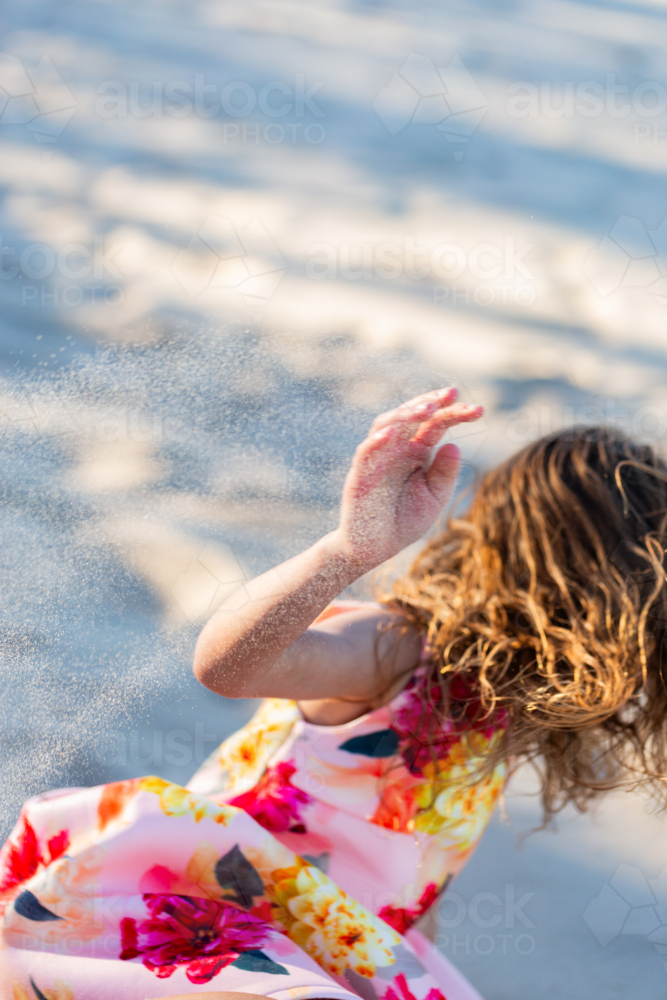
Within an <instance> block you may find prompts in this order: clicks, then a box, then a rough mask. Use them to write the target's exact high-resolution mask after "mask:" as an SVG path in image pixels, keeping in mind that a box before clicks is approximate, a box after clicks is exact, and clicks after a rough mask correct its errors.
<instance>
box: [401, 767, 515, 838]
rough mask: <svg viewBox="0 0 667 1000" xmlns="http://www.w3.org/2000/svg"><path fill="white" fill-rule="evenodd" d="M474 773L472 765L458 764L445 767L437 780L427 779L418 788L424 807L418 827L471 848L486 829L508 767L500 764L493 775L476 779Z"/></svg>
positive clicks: (417, 793)
mask: <svg viewBox="0 0 667 1000" xmlns="http://www.w3.org/2000/svg"><path fill="white" fill-rule="evenodd" d="M425 770H426V769H425ZM470 774H471V768H470V767H466V766H463V765H460V764H455V765H454V766H452V767H449V768H448V769H446V770H445V769H443V770H441V771H440V773H439V775H438V779H437V781H436V782H425V783H424V784H423V785H421V786H420V787H418V788H416V789H415V792H414V794H415V799H416V801H417V804H418V806H419V807H420V812H418V813H417V816H416V817H415V821H414V823H415V829H416V830H419V831H421V832H422V833H427V834H436V833H437V834H440V836H441V838H444V839H445V840H446V841H447V842H448V843H449V844H451V846H453V847H456V848H458V849H459V850H460V851H464V852H467V851H470V850H471V849H472V848H473V847H474V846H475V844H476V843H477V841H478V840H479V838H480V837H481V835H482V833H483V832H484V829H485V827H486V825H487V823H488V821H489V819H490V818H491V814H492V812H493V810H494V808H495V805H496V801H497V799H498V795H499V794H500V792H501V791H502V789H503V787H504V785H505V780H506V774H507V769H506V767H505V766H504V765H500V766H499V767H497V768H496V770H495V771H494V772H493V774H492V775H491V776H489V777H485V778H482V779H480V780H479V781H476V782H474V783H471V782H470ZM443 786H444V787H443Z"/></svg>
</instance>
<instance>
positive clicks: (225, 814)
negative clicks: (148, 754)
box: [139, 777, 238, 826]
mask: <svg viewBox="0 0 667 1000" xmlns="http://www.w3.org/2000/svg"><path fill="white" fill-rule="evenodd" d="M139 787H140V789H141V790H142V791H144V792H154V793H155V794H156V795H158V796H159V797H160V808H161V809H162V812H163V813H164V814H165V816H192V818H193V819H194V821H195V823H199V821H200V820H202V819H212V820H213V822H214V823H220V825H221V826H226V825H227V823H229V822H230V820H232V819H233V818H234V816H235V815H236V813H237V812H238V809H234V807H233V806H224V805H219V804H218V803H217V802H212V801H211V799H208V798H206V796H204V795H197V794H196V793H195V792H189V791H188V790H187V788H181V786H180V785H173V784H172V783H171V782H170V781H164V779H162V778H155V777H148V778H140V780H139Z"/></svg>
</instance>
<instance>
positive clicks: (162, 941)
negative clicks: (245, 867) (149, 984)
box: [120, 892, 272, 984]
mask: <svg viewBox="0 0 667 1000" xmlns="http://www.w3.org/2000/svg"><path fill="white" fill-rule="evenodd" d="M143 898H144V901H145V903H146V904H147V906H148V910H149V912H150V917H149V918H148V920H142V921H140V922H137V921H136V920H134V919H132V917H125V918H124V919H123V920H121V925H120V929H121V947H122V951H121V953H120V958H121V960H123V961H129V960H131V959H133V958H138V957H139V956H142V958H143V963H144V965H145V966H146V968H147V969H150V971H151V972H154V973H155V975H156V976H157V977H158V979H168V978H169V976H171V975H172V974H173V973H174V972H175V971H176V969H177V968H178V966H179V965H185V966H186V970H185V974H186V976H187V978H188V980H189V981H190V982H191V983H196V984H199V983H208V982H210V981H211V979H213V977H214V976H217V974H218V973H219V972H220V971H221V970H222V969H224V968H225V966H227V965H231V963H232V962H234V961H235V960H236V959H237V958H239V956H240V955H241V954H242V953H243V952H244V951H252V950H257V949H260V948H261V947H262V945H264V944H266V943H267V941H268V940H269V938H270V937H271V935H272V931H271V928H270V927H269V926H267V924H266V923H265V922H264V921H263V920H259V919H258V918H257V917H254V916H252V914H249V913H246V912H244V911H243V910H240V909H238V908H237V907H236V906H232V905H231V904H229V903H223V902H216V901H214V900H211V899H198V898H197V899H196V898H194V897H190V896H172V895H167V894H161V893H152V892H147V893H145V894H144V897H143Z"/></svg>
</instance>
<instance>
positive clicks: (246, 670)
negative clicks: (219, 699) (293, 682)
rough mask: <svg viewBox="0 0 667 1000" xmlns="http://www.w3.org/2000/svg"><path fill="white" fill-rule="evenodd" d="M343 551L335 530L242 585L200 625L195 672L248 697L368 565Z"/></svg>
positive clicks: (215, 686) (221, 690)
mask: <svg viewBox="0 0 667 1000" xmlns="http://www.w3.org/2000/svg"><path fill="white" fill-rule="evenodd" d="M372 568H373V566H372V565H370V564H368V565H367V564H361V563H359V562H358V561H356V560H355V559H353V558H352V557H350V556H349V555H347V554H346V553H345V551H344V548H343V546H342V544H341V541H340V537H339V535H338V533H337V532H332V533H331V534H329V535H325V536H324V538H321V539H320V540H319V541H318V542H316V544H315V545H313V546H312V547H311V548H309V549H307V550H306V551H305V552H301V553H300V554H299V555H298V556H295V557H294V558H293V559H289V560H288V561H287V562H284V563H282V564H281V565H280V566H278V567H277V568H276V569H272V570H269V572H268V573H264V574H262V576H259V577H256V578H255V579H254V580H251V581H249V582H248V583H246V584H244V586H243V587H241V588H240V589H239V590H238V591H236V592H235V593H234V594H232V595H231V597H229V598H228V599H227V600H226V601H225V602H224V604H222V605H221V607H220V608H219V609H218V610H217V611H216V613H215V614H214V615H213V617H212V618H211V619H210V621H209V622H208V623H207V625H206V626H205V627H204V629H203V631H202V633H201V635H200V637H199V640H198V642H197V647H196V650H195V660H194V672H195V675H196V677H197V679H198V680H199V681H201V683H202V684H204V685H206V687H208V688H210V689H211V690H213V691H216V692H217V693H218V694H221V695H225V696H226V697H231V698H234V697H253V696H255V695H256V689H257V688H258V685H259V684H260V683H261V680H262V678H263V677H264V676H265V675H266V674H267V672H268V671H269V670H270V669H271V667H272V666H273V665H274V664H275V663H276V661H277V660H278V659H279V658H280V657H281V655H282V654H283V653H284V652H285V650H286V649H288V647H289V646H291V645H292V643H293V642H295V640H296V639H298V638H299V636H300V635H301V634H302V633H303V632H304V631H305V630H306V629H307V628H308V626H309V625H311V624H312V622H313V621H314V620H315V618H317V616H318V615H319V614H320V612H321V611H323V610H324V608H326V606H327V605H328V604H329V603H330V602H331V601H332V600H333V599H334V598H335V597H337V596H338V595H339V594H340V593H341V591H343V590H345V588H346V587H347V586H349V585H350V584H351V583H353V582H354V581H355V580H357V579H358V578H359V577H360V576H362V575H363V574H364V573H366V572H368V571H369V570H370V569H372Z"/></svg>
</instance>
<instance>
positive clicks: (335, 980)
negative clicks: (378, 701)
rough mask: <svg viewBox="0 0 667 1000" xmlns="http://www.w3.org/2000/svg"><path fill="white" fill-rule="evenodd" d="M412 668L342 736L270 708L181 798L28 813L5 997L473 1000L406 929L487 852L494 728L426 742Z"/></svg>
mask: <svg viewBox="0 0 667 1000" xmlns="http://www.w3.org/2000/svg"><path fill="white" fill-rule="evenodd" d="M426 683H427V679H426V674H425V671H424V669H423V668H418V670H417V671H416V673H415V674H414V675H413V677H412V679H411V680H410V682H409V684H408V686H407V687H406V688H405V689H404V690H403V691H402V692H401V694H399V695H398V696H397V697H396V698H395V699H394V700H393V701H392V702H391V703H390V704H388V705H387V706H385V707H383V708H381V709H378V710H376V711H373V712H371V713H369V714H367V715H364V716H362V717H361V718H358V719H355V720H354V721H353V722H350V723H348V724H346V725H342V726H317V725H313V724H311V723H308V722H306V721H305V720H304V719H303V717H302V715H301V713H300V711H299V709H298V706H297V705H296V703H295V702H292V701H285V700H279V699H269V700H268V701H265V702H263V703H262V705H261V706H260V708H259V709H258V711H257V712H256V714H255V715H254V717H253V718H252V719H251V720H250V722H249V723H248V724H247V725H246V726H244V727H243V728H242V729H241V730H239V731H238V732H237V733H235V734H234V735H233V736H230V737H229V738H228V739H227V740H226V741H225V742H224V743H223V744H222V745H221V746H220V747H219V748H218V750H217V751H216V752H215V753H214V754H213V755H212V756H211V757H210V758H209V760H208V761H206V763H205V764H204V765H203V766H202V767H201V768H200V770H199V771H198V772H197V773H196V774H195V776H194V777H193V778H192V780H191V781H190V783H189V784H188V786H187V788H182V787H180V786H178V785H173V784H170V783H169V782H167V781H164V780H162V779H161V778H156V777H147V778H138V779H133V780H130V781H124V782H117V783H114V784H111V785H104V786H100V787H97V788H90V789H65V790H61V791H57V792H49V793H47V794H46V795H41V796H38V797H37V798H34V799H31V800H30V801H29V802H27V803H26V805H25V806H24V809H23V810H22V813H21V816H20V818H19V821H18V823H17V826H16V827H15V829H14V831H13V833H12V835H11V836H10V838H9V840H8V841H7V843H6V844H5V845H4V847H3V848H2V851H1V852H0V913H2V918H1V922H2V941H1V944H0V998H2V1000H44V998H46V1000H146V998H153V997H166V996H171V995H174V994H179V993H203V994H205V993H207V992H209V991H210V992H214V991H219V990H229V991H237V992H247V993H257V994H260V995H263V996H269V997H274V998H275V1000H288V998H290V1000H307V998H313V997H323V998H326V997H331V998H341V1000H342V998H346V997H349V998H351V1000H354V998H355V997H359V996H360V997H362V998H363V1000H479V996H478V994H477V993H476V992H475V990H474V989H473V988H472V987H471V986H470V984H468V983H467V982H466V980H465V979H464V978H463V977H462V976H461V974H460V973H459V972H457V970H456V969H455V968H454V967H453V966H452V965H451V964H450V963H449V962H448V961H447V960H446V959H445V958H444V957H443V956H442V955H440V954H439V953H438V952H437V951H436V949H435V948H434V947H433V945H431V944H430V942H429V941H428V940H427V939H426V938H425V937H424V936H423V935H422V934H420V933H419V932H418V931H416V930H415V929H413V928H412V925H413V924H414V923H415V921H417V920H418V919H419V917H420V916H421V915H423V914H424V913H425V912H426V911H427V910H428V909H429V907H430V906H431V905H432V904H433V903H434V901H435V900H436V899H437V898H438V896H439V895H440V894H441V893H442V892H443V891H445V889H446V887H447V886H448V884H449V883H450V881H451V880H452V878H453V877H455V876H456V874H457V873H458V872H459V871H460V870H461V868H462V867H463V865H464V864H465V862H466V860H467V859H468V857H469V856H470V854H471V852H472V851H473V849H474V847H475V845H476V844H477V842H478V840H479V838H480V837H481V835H482V833H483V831H484V828H485V827H486V824H487V823H488V821H489V818H490V816H491V813H492V812H493V809H494V806H495V803H496V800H497V797H498V794H499V792H500V791H501V789H502V787H503V785H504V782H505V779H506V769H505V767H504V766H502V765H501V766H499V767H498V768H497V770H496V771H495V772H494V774H493V775H491V776H489V777H488V778H486V779H484V780H482V781H479V780H478V781H477V782H475V783H471V782H470V780H469V775H470V774H471V772H473V771H474V769H475V762H476V760H477V759H478V757H479V755H480V754H481V753H483V752H484V750H485V749H486V748H487V747H488V744H489V741H493V740H495V739H496V738H498V736H499V735H500V728H501V727H500V725H496V727H495V728H494V727H489V726H487V727H486V728H482V727H480V726H473V727H471V726H467V727H465V726H464V725H462V724H461V723H460V722H459V723H458V724H454V723H451V724H449V725H448V726H446V727H445V729H444V731H443V733H442V740H441V742H439V743H438V746H437V758H438V765H437V767H435V766H434V763H433V759H432V757H433V754H432V751H431V750H429V749H428V748H427V747H425V746H424V743H423V742H420V734H419V726H420V720H421V718H422V713H421V697H420V688H421V687H422V686H423V685H424V684H426Z"/></svg>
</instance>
